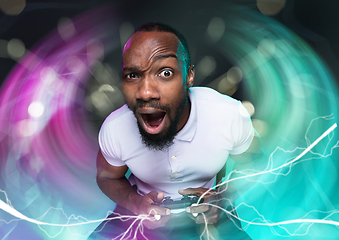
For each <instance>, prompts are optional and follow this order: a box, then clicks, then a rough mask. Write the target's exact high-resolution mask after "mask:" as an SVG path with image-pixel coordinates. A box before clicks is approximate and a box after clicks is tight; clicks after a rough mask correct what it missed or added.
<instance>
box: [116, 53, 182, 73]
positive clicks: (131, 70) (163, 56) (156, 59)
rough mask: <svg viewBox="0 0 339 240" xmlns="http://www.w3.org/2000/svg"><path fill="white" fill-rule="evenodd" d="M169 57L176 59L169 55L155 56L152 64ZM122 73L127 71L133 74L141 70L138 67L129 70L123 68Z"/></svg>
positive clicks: (174, 56) (173, 55)
mask: <svg viewBox="0 0 339 240" xmlns="http://www.w3.org/2000/svg"><path fill="white" fill-rule="evenodd" d="M170 57H173V58H176V59H178V58H177V56H176V55H175V54H172V53H170V54H163V55H157V56H155V57H154V58H153V62H155V61H158V60H160V59H164V58H170ZM122 71H123V72H125V71H127V72H134V71H141V69H140V68H139V67H130V68H129V67H124V68H123V69H122Z"/></svg>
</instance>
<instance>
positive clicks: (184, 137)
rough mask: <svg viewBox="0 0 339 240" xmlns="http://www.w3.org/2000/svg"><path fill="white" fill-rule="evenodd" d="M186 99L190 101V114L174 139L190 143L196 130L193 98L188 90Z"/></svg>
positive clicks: (195, 110)
mask: <svg viewBox="0 0 339 240" xmlns="http://www.w3.org/2000/svg"><path fill="white" fill-rule="evenodd" d="M188 97H189V99H190V101H191V112H190V116H189V118H188V121H187V122H186V124H185V126H184V127H183V129H181V130H180V131H179V132H178V134H177V135H176V136H175V137H174V139H177V140H181V141H188V142H190V141H192V140H193V138H194V135H195V132H196V130H197V109H196V102H195V96H194V94H193V92H192V91H191V89H188Z"/></svg>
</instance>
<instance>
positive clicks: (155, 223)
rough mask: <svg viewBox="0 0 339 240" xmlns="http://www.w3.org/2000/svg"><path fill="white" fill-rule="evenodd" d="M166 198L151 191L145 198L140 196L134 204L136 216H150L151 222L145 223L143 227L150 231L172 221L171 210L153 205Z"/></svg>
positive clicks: (145, 221) (146, 221)
mask: <svg viewBox="0 0 339 240" xmlns="http://www.w3.org/2000/svg"><path fill="white" fill-rule="evenodd" d="M163 198H164V194H163V193H158V192H156V191H151V192H150V193H148V194H146V195H145V196H140V195H138V196H137V197H136V199H135V200H134V201H133V202H134V206H135V207H134V209H135V210H134V211H133V212H134V213H135V214H136V215H141V214H145V215H148V216H149V220H148V219H146V220H144V221H143V225H144V226H145V227H147V228H149V229H154V228H159V227H163V226H165V224H166V223H167V222H168V220H169V219H170V216H168V215H170V213H171V210H170V209H168V208H162V207H159V206H156V205H152V203H154V202H161V201H162V199H163Z"/></svg>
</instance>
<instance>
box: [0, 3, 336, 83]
mask: <svg viewBox="0 0 339 240" xmlns="http://www.w3.org/2000/svg"><path fill="white" fill-rule="evenodd" d="M0 1H7V0H0ZM106 3H113V4H116V6H117V9H119V14H120V17H121V19H122V18H125V19H128V20H129V21H130V22H131V23H132V24H133V25H134V26H136V27H137V26H138V25H140V24H141V23H144V21H147V20H148V19H149V17H150V16H152V19H161V20H162V19H170V22H169V24H171V25H174V27H176V28H179V30H181V31H184V33H185V35H186V37H187V38H188V42H189V44H190V46H191V45H193V51H192V52H193V55H194V54H195V52H196V51H194V48H197V49H199V43H198V41H196V40H195V41H196V43H194V44H196V45H194V44H192V39H193V37H195V36H194V34H199V26H200V25H199V22H202V21H208V19H207V18H209V19H210V17H211V15H213V11H215V9H217V8H218V5H223V4H225V3H233V4H237V5H242V6H245V7H247V8H250V9H252V10H254V11H258V12H259V9H258V7H257V4H256V0H226V1H225V0H224V1H202V0H196V1H183V0H182V1H177V0H175V1H171V2H170V3H169V2H167V1H164V2H161V1H133V0H132V1H108V0H54V1H53V0H43V1H42V0H40V1H39V0H27V1H26V7H25V9H24V10H23V11H22V12H21V13H20V14H19V15H16V16H9V15H6V14H4V13H3V12H2V11H0V39H3V40H7V41H9V40H11V39H13V38H17V39H20V40H21V41H22V42H23V43H24V44H25V47H26V49H31V48H32V47H33V46H34V45H35V44H37V43H38V42H39V41H40V40H42V39H43V38H44V37H45V36H46V35H48V33H50V32H51V31H52V30H55V29H56V27H57V23H58V21H59V20H60V19H61V18H63V17H68V18H74V17H75V16H77V15H79V14H81V13H83V12H85V11H88V10H90V9H93V8H95V7H96V6H99V5H102V4H106ZM338 10H339V1H335V0H326V1H323V0H322V1H320V0H296V1H293V0H286V4H285V7H284V8H283V10H282V11H280V12H279V13H278V14H277V15H274V16H270V17H271V18H274V19H276V20H277V21H279V22H280V23H282V24H284V25H285V26H287V27H288V28H289V29H291V30H292V31H294V32H295V33H297V34H298V35H299V36H300V37H302V38H303V39H304V40H305V41H306V42H307V43H308V44H309V45H310V46H311V47H312V48H313V49H314V50H315V51H316V52H317V53H318V54H319V55H320V57H321V58H322V59H323V60H324V61H325V63H326V64H327V66H328V67H329V68H330V70H331V72H332V73H333V75H334V77H335V79H336V81H338V79H339V64H338V58H339V43H338V40H339V28H338V23H339V14H338ZM192 11H193V12H194V14H192ZM185 13H187V16H188V19H186V21H185V23H182V19H183V18H182V17H181V18H178V17H177V16H178V15H179V14H180V15H182V14H185ZM204 17H206V19H204ZM192 25H194V26H196V30H198V31H193V30H192V32H190V30H189V26H192ZM195 39H196V37H195ZM200 51H202V49H201V50H200ZM205 51H208V49H205ZM209 54H210V55H212V56H213V52H212V53H209ZM194 57H197V56H193V59H194ZM16 63H17V62H16V61H15V60H13V59H10V58H6V57H0V84H3V82H4V80H5V79H6V76H7V75H8V74H9V72H10V70H11V69H12V68H13V66H15V64H16Z"/></svg>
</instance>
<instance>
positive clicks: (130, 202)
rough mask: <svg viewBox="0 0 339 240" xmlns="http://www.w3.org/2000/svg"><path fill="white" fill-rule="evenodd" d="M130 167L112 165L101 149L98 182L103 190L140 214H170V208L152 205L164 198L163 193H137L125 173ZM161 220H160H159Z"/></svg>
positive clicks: (114, 199) (124, 206)
mask: <svg viewBox="0 0 339 240" xmlns="http://www.w3.org/2000/svg"><path fill="white" fill-rule="evenodd" d="M127 170H128V167H127V166H126V165H125V166H120V167H116V166H112V165H110V164H109V163H108V162H107V161H106V159H105V158H104V157H103V155H102V153H101V151H100V150H99V152H98V155H97V183H98V186H99V188H100V189H101V191H102V192H103V193H104V194H106V195H107V196H108V197H109V198H110V199H111V200H113V201H114V202H115V203H117V204H118V205H120V206H122V207H123V208H126V209H128V210H130V211H131V212H133V213H134V214H135V215H139V214H147V215H148V214H150V213H152V214H155V213H156V214H157V215H168V214H169V212H168V209H166V208H161V207H158V206H154V205H151V203H153V202H159V201H161V200H162V199H163V197H164V196H163V193H159V194H158V193H157V192H156V191H152V192H150V193H149V194H147V195H145V196H141V195H139V194H138V193H136V192H135V191H134V190H133V189H132V186H131V185H130V183H129V181H128V180H127V179H126V177H125V174H126V172H127ZM158 222H160V221H158Z"/></svg>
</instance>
